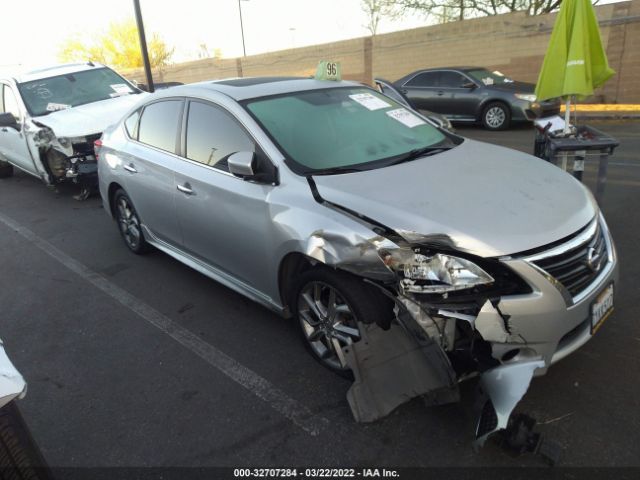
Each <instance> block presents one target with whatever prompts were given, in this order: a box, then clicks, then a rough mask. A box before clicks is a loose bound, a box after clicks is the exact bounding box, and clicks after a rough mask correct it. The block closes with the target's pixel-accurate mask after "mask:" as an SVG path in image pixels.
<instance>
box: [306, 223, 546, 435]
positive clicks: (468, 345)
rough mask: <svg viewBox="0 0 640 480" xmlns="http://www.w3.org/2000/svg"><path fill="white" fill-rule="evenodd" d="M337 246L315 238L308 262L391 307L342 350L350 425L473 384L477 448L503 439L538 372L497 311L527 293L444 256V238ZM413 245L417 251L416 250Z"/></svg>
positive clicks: (473, 261) (437, 400) (434, 401)
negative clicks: (348, 379) (369, 288)
mask: <svg viewBox="0 0 640 480" xmlns="http://www.w3.org/2000/svg"><path fill="white" fill-rule="evenodd" d="M391 237H392V238H393V241H391V240H390V239H389V238H386V237H384V236H379V237H375V238H373V239H369V240H367V241H363V242H360V243H357V242H353V241H350V240H348V239H344V238H343V239H340V241H336V238H333V236H331V235H328V236H327V235H326V234H323V232H316V233H315V234H314V235H313V236H312V238H311V239H310V241H309V243H308V245H307V246H308V248H307V252H306V253H307V255H309V256H311V257H313V258H315V259H317V260H318V261H321V262H323V263H326V264H330V265H332V266H334V267H337V268H340V269H344V270H348V271H350V272H352V273H355V274H357V275H360V276H361V277H364V278H365V281H366V282H368V283H370V284H372V285H375V286H376V287H378V289H379V290H380V292H381V293H382V294H384V295H386V296H387V297H389V298H390V299H391V300H393V302H394V304H395V308H394V312H395V321H394V322H392V324H391V326H390V328H388V329H384V328H381V326H379V325H376V324H363V325H361V339H360V341H358V342H356V343H353V344H351V345H348V346H346V347H344V348H343V354H344V359H345V360H346V363H347V365H348V366H349V368H350V369H351V370H352V372H353V374H354V378H355V381H354V383H353V385H352V387H351V388H350V390H349V392H348V395H347V398H348V401H349V404H350V407H351V410H352V413H353V415H354V418H355V419H356V421H359V422H371V421H375V420H377V419H379V418H382V417H384V416H386V415H388V414H389V413H391V412H392V411H393V410H394V409H395V408H397V407H398V406H399V405H401V404H403V403H405V402H407V401H409V400H410V399H412V398H416V397H422V398H423V399H424V400H425V402H426V404H427V405H440V404H445V403H451V402H456V401H458V400H459V398H460V397H459V391H458V384H459V382H461V381H463V380H465V379H468V378H471V377H474V376H477V375H479V376H480V382H479V398H480V400H479V401H478V402H477V403H479V405H480V412H479V419H478V421H477V425H476V428H475V433H476V441H475V444H476V445H478V446H480V445H482V444H483V443H484V441H485V440H486V438H487V437H488V436H489V435H491V434H492V433H494V432H496V431H498V430H502V429H505V428H506V427H507V424H508V421H509V417H510V415H511V413H512V411H513V409H514V408H515V406H516V404H517V403H518V402H519V401H520V399H521V398H522V396H523V395H524V394H525V392H526V391H527V389H528V387H529V383H530V381H531V379H532V377H533V375H534V372H535V371H536V369H538V368H543V367H544V366H545V362H544V361H543V359H542V358H541V357H540V356H538V355H536V354H535V352H534V351H533V350H530V349H528V348H527V341H526V339H525V338H524V337H523V335H522V334H521V333H520V332H518V329H517V328H516V327H515V326H514V325H512V324H511V323H510V322H509V320H510V316H509V315H508V314H506V313H505V312H503V311H502V310H501V299H502V297H503V296H505V295H523V294H529V293H531V292H532V290H531V287H530V286H529V285H528V284H527V283H526V282H524V281H523V280H522V279H521V278H520V277H519V276H518V275H517V274H515V273H514V272H513V271H512V270H511V269H509V268H508V267H507V266H505V265H504V264H502V263H501V262H499V261H498V260H495V259H482V258H479V257H474V256H472V255H468V254H465V253H460V252H457V251H455V250H452V249H451V247H452V246H454V245H455V244H454V242H453V240H452V239H450V238H448V237H446V236H436V237H437V238H436V237H433V236H431V237H425V238H422V239H421V241H420V239H418V238H416V237H415V236H414V237H412V238H411V240H412V242H411V244H409V243H408V242H407V241H405V240H404V238H402V237H399V236H395V237H394V236H391ZM419 243H421V245H420V244H419Z"/></svg>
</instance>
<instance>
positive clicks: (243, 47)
mask: <svg viewBox="0 0 640 480" xmlns="http://www.w3.org/2000/svg"><path fill="white" fill-rule="evenodd" d="M248 1H249V0H238V12H240V33H241V34H242V53H243V54H244V56H245V57H246V56H247V49H246V48H245V46H244V26H243V25H242V2H248Z"/></svg>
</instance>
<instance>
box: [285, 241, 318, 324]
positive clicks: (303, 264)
mask: <svg viewBox="0 0 640 480" xmlns="http://www.w3.org/2000/svg"><path fill="white" fill-rule="evenodd" d="M314 263H315V264H317V263H318V261H317V260H314V259H313V258H311V257H308V256H307V255H305V254H304V253H301V252H291V253H288V254H286V255H285V256H284V257H283V258H282V260H281V261H280V265H279V267H278V291H279V292H280V301H281V302H282V308H283V313H284V316H285V317H287V318H289V317H291V316H292V315H293V313H292V311H291V308H290V306H289V303H290V300H291V298H290V297H291V293H292V291H293V287H294V285H295V282H296V278H297V277H298V276H299V275H300V274H302V273H303V272H306V271H307V270H310V269H311V268H313V267H314ZM323 265H324V264H323Z"/></svg>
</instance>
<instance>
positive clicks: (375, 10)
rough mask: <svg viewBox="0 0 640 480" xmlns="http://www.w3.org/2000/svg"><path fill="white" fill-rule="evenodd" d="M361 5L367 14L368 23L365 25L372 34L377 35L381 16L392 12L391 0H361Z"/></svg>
mask: <svg viewBox="0 0 640 480" xmlns="http://www.w3.org/2000/svg"><path fill="white" fill-rule="evenodd" d="M360 6H361V8H362V11H363V12H364V13H365V14H366V15H367V24H366V25H364V26H365V27H366V28H367V30H369V32H370V33H371V35H375V34H376V33H377V32H378V23H380V18H381V17H382V16H385V15H389V14H390V13H391V12H390V11H389V10H390V6H389V0H360Z"/></svg>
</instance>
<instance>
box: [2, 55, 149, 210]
mask: <svg viewBox="0 0 640 480" xmlns="http://www.w3.org/2000/svg"><path fill="white" fill-rule="evenodd" d="M141 95H146V93H144V92H142V90H140V89H139V88H137V87H135V86H134V85H133V84H131V83H130V82H128V81H127V80H125V79H124V78H123V77H121V76H120V75H118V74H117V73H116V72H114V71H113V70H111V69H110V68H108V67H105V66H104V65H100V64H97V63H91V62H88V63H81V64H66V65H59V66H55V67H51V68H44V69H40V70H35V71H31V72H28V73H25V74H22V75H19V76H14V77H4V78H0V178H3V177H5V178H6V177H9V176H11V175H12V174H13V168H14V167H16V168H19V169H20V170H23V171H24V172H26V173H28V174H30V175H33V176H35V177H38V178H40V179H42V181H43V182H44V183H45V184H47V185H50V186H55V185H57V184H59V183H62V182H73V183H76V184H78V185H79V187H80V194H79V197H78V198H81V199H84V198H86V197H88V196H89V195H90V194H91V193H92V192H93V191H95V190H96V187H97V173H98V168H97V164H96V158H95V155H94V142H95V141H96V140H98V139H99V138H100V135H102V132H103V130H104V129H105V128H106V127H108V126H109V125H111V124H112V123H115V122H117V121H118V120H119V119H120V118H121V117H122V115H123V114H124V113H125V112H126V111H127V110H129V109H130V108H131V106H132V105H133V104H134V103H136V102H137V101H138V100H140V96H141Z"/></svg>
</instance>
